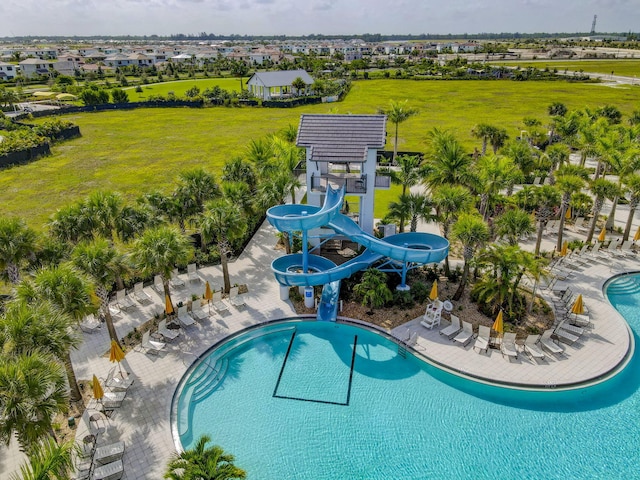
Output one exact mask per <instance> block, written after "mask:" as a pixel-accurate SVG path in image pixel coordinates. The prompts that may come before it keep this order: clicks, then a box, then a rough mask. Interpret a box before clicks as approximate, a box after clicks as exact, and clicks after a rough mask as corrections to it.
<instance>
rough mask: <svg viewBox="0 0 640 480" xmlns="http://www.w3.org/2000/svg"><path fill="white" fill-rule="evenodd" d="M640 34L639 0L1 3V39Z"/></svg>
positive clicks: (84, 0) (68, 0)
mask: <svg viewBox="0 0 640 480" xmlns="http://www.w3.org/2000/svg"><path fill="white" fill-rule="evenodd" d="M594 15H598V21H597V26H596V31H598V32H628V31H635V32H637V31H638V29H639V28H640V6H639V4H638V0H439V1H435V0H384V1H383V0H0V19H2V21H1V22H0V37H5V36H7V37H11V36H28V35H29V36H41V37H46V36H54V35H55V36H67V35H68V36H73V35H79V36H88V35H97V36H101V35H104V36H108V35H154V34H155V35H170V34H176V33H184V34H198V33H201V32H207V33H214V34H217V35H230V34H239V35H291V36H295V35H310V34H325V35H343V34H362V33H382V34H421V33H427V34H429V33H431V34H448V33H452V34H463V33H485V32H489V33H499V32H521V33H535V32H545V33H555V32H588V31H590V30H591V22H592V20H593V16H594Z"/></svg>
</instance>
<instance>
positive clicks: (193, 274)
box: [187, 263, 202, 282]
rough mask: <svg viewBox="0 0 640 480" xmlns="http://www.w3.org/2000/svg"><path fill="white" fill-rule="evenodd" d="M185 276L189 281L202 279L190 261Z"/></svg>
mask: <svg viewBox="0 0 640 480" xmlns="http://www.w3.org/2000/svg"><path fill="white" fill-rule="evenodd" d="M187 277H188V278H189V281H190V282H200V281H202V279H201V278H200V275H198V267H197V266H196V264H195V263H190V264H189V265H187Z"/></svg>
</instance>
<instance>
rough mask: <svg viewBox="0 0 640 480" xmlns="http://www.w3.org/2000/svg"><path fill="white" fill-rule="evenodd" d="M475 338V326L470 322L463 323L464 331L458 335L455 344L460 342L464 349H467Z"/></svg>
mask: <svg viewBox="0 0 640 480" xmlns="http://www.w3.org/2000/svg"><path fill="white" fill-rule="evenodd" d="M472 338H473V325H471V324H470V323H469V322H462V331H461V332H460V333H458V335H456V336H455V337H454V338H453V340H454V341H455V342H459V343H460V344H462V346H463V347H466V346H467V344H468V343H469V342H470V341H471V339H472Z"/></svg>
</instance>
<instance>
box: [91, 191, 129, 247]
mask: <svg viewBox="0 0 640 480" xmlns="http://www.w3.org/2000/svg"><path fill="white" fill-rule="evenodd" d="M123 203H124V202H123V200H122V197H121V195H120V194H119V193H117V192H106V191H101V190H98V191H95V192H93V193H91V194H90V195H89V196H88V197H87V198H86V199H85V200H84V202H83V210H84V215H85V216H86V217H87V219H88V221H89V223H90V225H91V226H92V230H93V232H94V234H96V235H99V236H101V237H103V238H106V239H108V240H111V241H114V240H115V238H116V219H117V218H118V216H119V214H120V211H121V210H122V205H123Z"/></svg>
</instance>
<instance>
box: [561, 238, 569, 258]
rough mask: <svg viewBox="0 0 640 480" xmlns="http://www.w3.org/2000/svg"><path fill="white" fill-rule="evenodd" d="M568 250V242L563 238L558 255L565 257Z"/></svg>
mask: <svg viewBox="0 0 640 480" xmlns="http://www.w3.org/2000/svg"><path fill="white" fill-rule="evenodd" d="M568 250H569V244H568V243H567V241H566V240H565V241H564V243H563V244H562V249H561V250H560V255H561V256H563V257H566V256H567V251H568Z"/></svg>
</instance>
